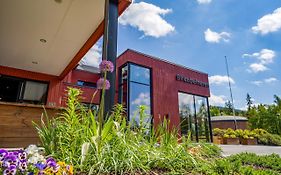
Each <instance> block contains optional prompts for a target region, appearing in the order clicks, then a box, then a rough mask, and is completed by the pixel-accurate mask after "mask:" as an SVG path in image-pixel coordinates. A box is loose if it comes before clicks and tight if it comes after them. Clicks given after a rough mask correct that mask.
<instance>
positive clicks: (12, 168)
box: [3, 165, 17, 175]
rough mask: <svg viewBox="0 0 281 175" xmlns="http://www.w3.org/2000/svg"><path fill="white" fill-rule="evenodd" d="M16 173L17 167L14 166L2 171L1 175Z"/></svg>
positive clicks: (13, 174)
mask: <svg viewBox="0 0 281 175" xmlns="http://www.w3.org/2000/svg"><path fill="white" fill-rule="evenodd" d="M16 173H17V167H16V166H15V165H11V166H10V167H8V168H6V169H5V170H4V171H3V175H15V174H16Z"/></svg>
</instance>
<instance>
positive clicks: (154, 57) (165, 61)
mask: <svg viewBox="0 0 281 175" xmlns="http://www.w3.org/2000/svg"><path fill="white" fill-rule="evenodd" d="M128 51H131V52H135V53H138V54H141V55H144V56H146V57H149V58H151V59H154V60H158V61H161V62H164V63H168V64H170V65H172V66H178V67H182V68H184V69H188V70H191V71H193V72H197V73H200V74H205V75H208V74H207V73H205V72H202V71H198V70H195V69H192V68H189V67H186V66H184V65H180V64H176V63H173V62H171V61H168V60H166V59H162V58H159V57H156V56H151V55H148V54H145V53H143V52H140V51H136V50H134V49H130V48H128V49H127V50H125V51H124V52H123V53H121V54H120V55H119V56H118V57H117V59H118V58H119V57H120V56H122V55H123V54H125V53H126V52H128Z"/></svg>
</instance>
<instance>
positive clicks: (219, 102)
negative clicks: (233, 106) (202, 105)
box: [209, 93, 227, 106]
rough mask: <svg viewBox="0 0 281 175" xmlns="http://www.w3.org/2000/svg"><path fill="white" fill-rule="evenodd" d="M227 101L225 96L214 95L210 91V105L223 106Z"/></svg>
mask: <svg viewBox="0 0 281 175" xmlns="http://www.w3.org/2000/svg"><path fill="white" fill-rule="evenodd" d="M226 101H227V99H226V97H225V96H223V95H219V96H217V95H214V94H212V93H211V97H210V98H209V102H210V105H212V106H223V105H225V102H226Z"/></svg>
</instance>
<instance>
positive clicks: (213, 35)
mask: <svg viewBox="0 0 281 175" xmlns="http://www.w3.org/2000/svg"><path fill="white" fill-rule="evenodd" d="M204 34H205V40H206V41H207V42H210V43H219V42H221V41H225V42H228V41H229V38H230V36H231V34H230V33H227V32H221V33H217V32H213V31H212V30H211V29H209V28H208V29H207V30H206V31H205V32H204Z"/></svg>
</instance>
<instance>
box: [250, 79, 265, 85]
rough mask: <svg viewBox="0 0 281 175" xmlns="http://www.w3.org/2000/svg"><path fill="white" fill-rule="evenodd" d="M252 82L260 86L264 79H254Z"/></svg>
mask: <svg viewBox="0 0 281 175" xmlns="http://www.w3.org/2000/svg"><path fill="white" fill-rule="evenodd" d="M251 83H252V84H254V85H257V86H260V85H262V84H263V81H259V80H257V81H252V82H251Z"/></svg>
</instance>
